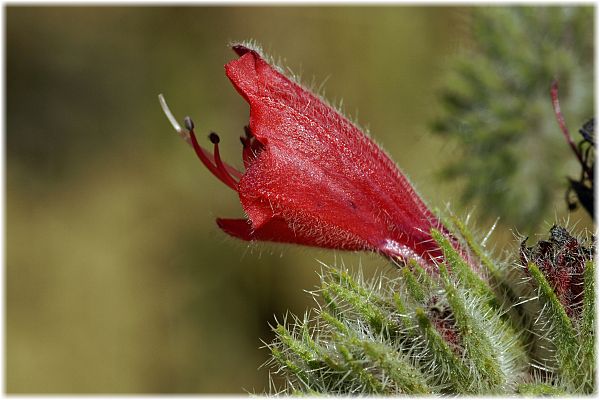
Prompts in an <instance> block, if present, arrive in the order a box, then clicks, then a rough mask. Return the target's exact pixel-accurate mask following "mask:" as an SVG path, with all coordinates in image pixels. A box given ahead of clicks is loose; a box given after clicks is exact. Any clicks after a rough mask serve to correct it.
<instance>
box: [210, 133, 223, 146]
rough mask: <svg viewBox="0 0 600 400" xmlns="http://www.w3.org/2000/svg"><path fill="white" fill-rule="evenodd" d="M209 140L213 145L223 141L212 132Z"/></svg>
mask: <svg viewBox="0 0 600 400" xmlns="http://www.w3.org/2000/svg"><path fill="white" fill-rule="evenodd" d="M208 138H209V139H210V141H211V143H212V144H217V143H219V142H220V141H221V139H220V138H219V135H217V134H216V133H214V132H211V133H210V135H208Z"/></svg>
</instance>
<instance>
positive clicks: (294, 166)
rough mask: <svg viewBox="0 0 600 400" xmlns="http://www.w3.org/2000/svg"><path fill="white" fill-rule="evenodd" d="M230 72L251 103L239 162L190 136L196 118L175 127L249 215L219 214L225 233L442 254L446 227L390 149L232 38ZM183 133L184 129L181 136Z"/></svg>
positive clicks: (422, 255) (427, 259) (410, 254)
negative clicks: (439, 239) (438, 235)
mask: <svg viewBox="0 0 600 400" xmlns="http://www.w3.org/2000/svg"><path fill="white" fill-rule="evenodd" d="M233 49H234V51H235V52H236V53H237V54H238V55H239V58H238V59H237V60H234V61H231V62H230V63H228V64H227V65H226V66H225V72H226V74H227V77H228V78H229V79H230V80H231V82H232V83H233V86H234V87H235V89H236V90H237V91H238V92H239V93H240V94H241V95H242V97H244V99H246V101H247V102H248V103H249V104H250V124H249V126H247V127H245V136H243V137H242V138H241V141H242V145H243V150H242V159H243V163H244V166H245V169H246V170H245V172H243V173H242V172H239V171H237V170H236V169H235V168H233V167H231V166H229V165H227V164H225V163H223V162H222V160H221V157H220V154H219V147H218V142H219V137H218V136H217V135H216V134H214V133H212V134H211V135H210V139H211V141H212V142H213V144H214V155H212V156H211V155H210V154H209V153H208V152H207V151H206V150H204V149H203V148H202V147H201V146H200V145H199V144H198V142H197V140H196V137H195V134H194V131H193V128H194V127H193V124H192V123H191V120H189V119H188V118H186V123H185V125H186V128H187V130H188V132H185V131H184V130H182V129H181V127H179V125H178V124H177V123H176V122H175V120H174V118H173V117H172V115H171V114H170V112H169V110H168V108H166V104H164V100H163V99H162V98H161V102H162V103H163V108H164V109H165V111H166V113H167V115H168V116H169V119H170V120H171V122H172V123H173V125H174V126H175V129H177V130H178V132H179V133H180V134H182V136H184V138H185V139H186V140H188V142H190V144H191V145H192V146H193V147H194V149H195V151H196V154H197V155H198V157H199V158H200V160H201V161H202V162H203V164H204V165H205V166H206V167H207V168H208V169H209V170H210V171H211V172H212V173H213V175H215V176H216V177H217V178H218V179H220V180H221V181H222V182H223V183H225V184H226V185H227V186H229V187H230V188H232V189H233V190H235V191H236V192H237V193H238V194H239V198H240V201H241V203H242V207H243V209H244V211H245V212H246V215H247V219H221V218H219V219H217V224H218V225H219V227H220V228H221V229H222V230H223V231H225V232H226V233H228V234H229V235H231V236H234V237H237V238H240V239H243V240H247V241H253V240H260V241H273V242H285V243H296V244H301V245H308V246H317V247H324V248H333V249H342V250H370V251H375V252H379V253H381V254H383V255H384V256H387V257H389V258H390V259H401V260H406V259H409V258H415V259H417V260H418V261H419V262H421V263H422V264H423V265H433V264H434V262H435V260H436V259H438V258H440V257H441V256H442V252H441V251H440V249H439V247H438V246H437V244H436V243H435V242H434V241H433V240H432V237H431V235H430V231H431V229H432V228H436V229H439V230H441V231H442V232H443V233H445V234H447V236H448V237H449V238H451V241H452V242H453V243H454V244H456V240H455V239H453V238H452V237H451V236H450V234H449V233H448V231H447V230H446V229H445V228H444V227H443V226H442V224H441V223H440V221H439V220H438V219H437V218H436V217H435V216H434V215H433V213H432V212H431V211H430V210H429V209H428V208H427V206H426V205H425V204H424V202H423V201H422V200H421V198H420V197H419V196H418V195H417V193H416V192H415V190H414V189H413V188H412V186H411V185H410V183H409V182H408V180H407V179H406V177H404V175H403V174H402V173H401V172H400V171H399V170H398V168H397V167H396V165H395V164H394V163H393V162H392V161H391V160H390V158H389V157H388V156H387V155H386V154H385V153H384V152H383V151H382V150H381V149H380V148H379V147H378V146H377V145H376V144H375V143H374V142H373V141H372V140H371V139H370V138H369V137H367V136H366V135H365V134H364V133H363V132H361V131H360V130H359V129H358V128H357V127H356V126H355V125H354V124H352V123H351V122H350V121H349V120H348V119H346V118H345V117H344V116H342V115H341V114H340V113H339V112H337V111H336V110H334V109H333V108H332V107H330V106H329V105H327V104H325V103H324V102H323V101H322V100H321V99H320V98H318V97H317V96H315V95H314V94H312V93H310V92H309V91H307V90H306V89H304V88H303V87H301V86H300V85H298V84H297V83H295V82H293V81H292V80H290V79H289V78H287V77H286V76H284V75H283V74H282V73H281V72H279V71H278V70H277V69H275V68H274V67H272V66H271V65H269V64H268V63H267V62H266V61H265V60H264V59H263V58H262V57H261V55H260V54H259V53H258V52H257V51H256V50H253V49H250V48H248V47H245V46H242V45H236V46H234V47H233ZM188 134H189V136H188Z"/></svg>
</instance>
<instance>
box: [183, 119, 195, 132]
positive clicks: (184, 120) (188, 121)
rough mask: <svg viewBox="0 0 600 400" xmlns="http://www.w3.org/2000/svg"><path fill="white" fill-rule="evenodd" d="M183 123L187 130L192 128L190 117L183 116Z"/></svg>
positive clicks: (192, 122)
mask: <svg viewBox="0 0 600 400" xmlns="http://www.w3.org/2000/svg"><path fill="white" fill-rule="evenodd" d="M183 125H185V129H187V130H188V131H193V130H194V121H192V119H191V118H190V117H185V118H184V119H183Z"/></svg>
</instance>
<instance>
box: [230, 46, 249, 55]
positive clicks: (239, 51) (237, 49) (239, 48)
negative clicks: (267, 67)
mask: <svg viewBox="0 0 600 400" xmlns="http://www.w3.org/2000/svg"><path fill="white" fill-rule="evenodd" d="M231 48H232V49H233V51H235V53H236V54H237V55H238V56H240V57H241V56H243V55H244V54H246V53H249V52H251V51H252V49H250V48H248V47H246V46H244V45H243V44H239V43H238V44H234V45H233V46H231Z"/></svg>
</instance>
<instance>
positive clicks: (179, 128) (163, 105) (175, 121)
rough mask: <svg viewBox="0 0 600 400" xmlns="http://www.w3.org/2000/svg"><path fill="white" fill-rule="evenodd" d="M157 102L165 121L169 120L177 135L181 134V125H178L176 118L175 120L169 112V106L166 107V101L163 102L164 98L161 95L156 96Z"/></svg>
mask: <svg viewBox="0 0 600 400" xmlns="http://www.w3.org/2000/svg"><path fill="white" fill-rule="evenodd" d="M158 102H159V103H160V107H161V108H162V110H163V112H164V113H165V115H166V116H167V119H168V120H169V122H170V123H171V125H172V126H173V128H175V130H176V131H177V133H179V134H181V133H183V129H181V125H179V123H178V122H177V118H175V116H174V115H173V113H172V112H171V109H170V108H169V106H168V105H167V101H166V100H165V96H163V95H162V93H161V94H159V95H158Z"/></svg>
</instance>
